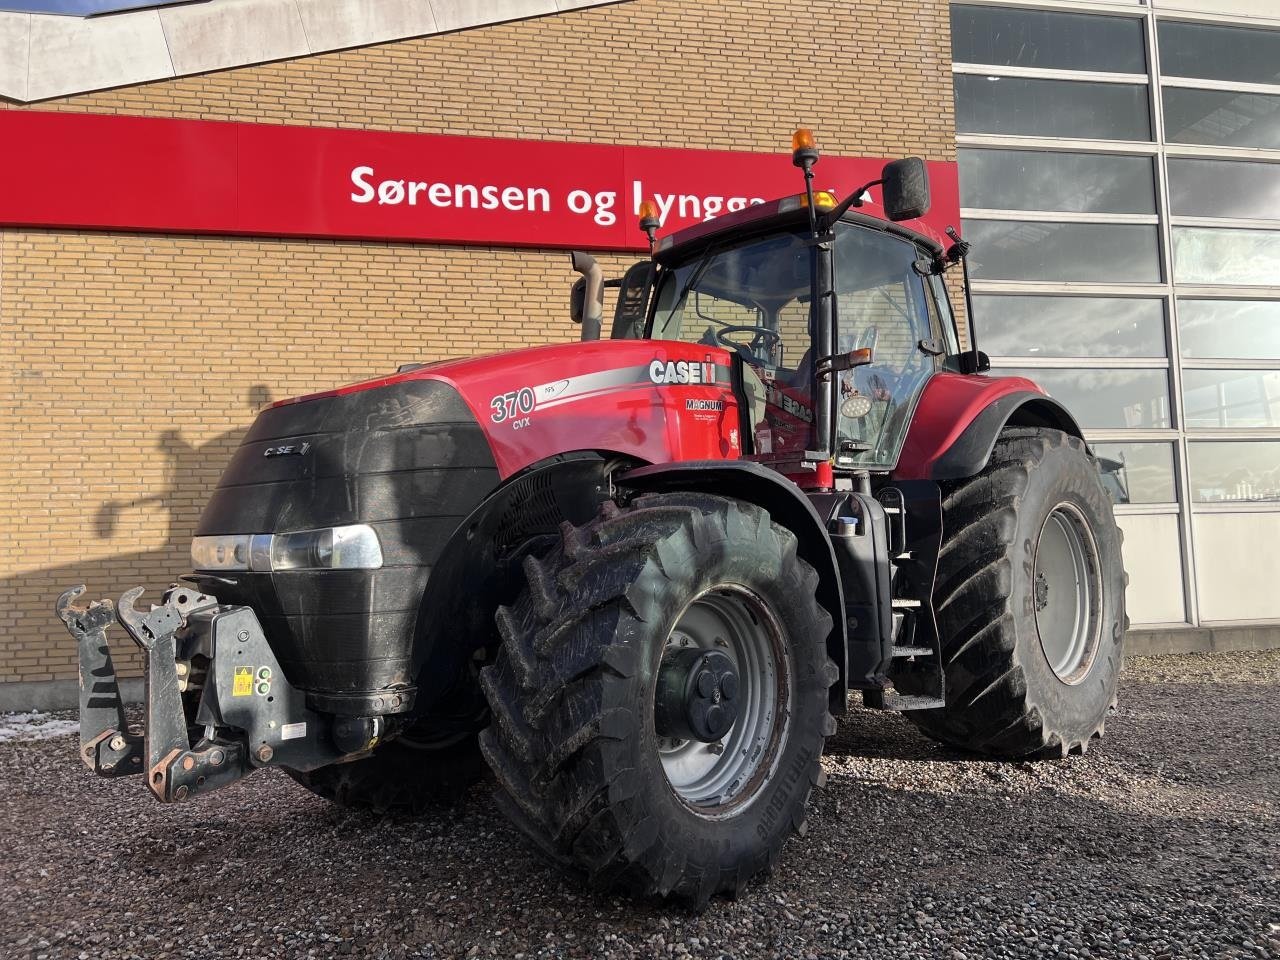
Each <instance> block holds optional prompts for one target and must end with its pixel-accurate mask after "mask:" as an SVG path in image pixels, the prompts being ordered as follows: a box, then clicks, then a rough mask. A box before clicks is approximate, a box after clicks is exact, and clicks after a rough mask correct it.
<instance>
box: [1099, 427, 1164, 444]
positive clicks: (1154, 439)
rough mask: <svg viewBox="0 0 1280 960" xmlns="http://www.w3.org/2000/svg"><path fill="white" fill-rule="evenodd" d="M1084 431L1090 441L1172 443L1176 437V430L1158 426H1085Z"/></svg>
mask: <svg viewBox="0 0 1280 960" xmlns="http://www.w3.org/2000/svg"><path fill="white" fill-rule="evenodd" d="M1084 433H1085V439H1086V440H1088V441H1089V442H1090V443H1172V442H1173V441H1175V440H1177V439H1178V431H1177V430H1171V429H1168V428H1163V429H1162V428H1160V427H1105V428H1101V429H1090V428H1086V429H1085V431H1084Z"/></svg>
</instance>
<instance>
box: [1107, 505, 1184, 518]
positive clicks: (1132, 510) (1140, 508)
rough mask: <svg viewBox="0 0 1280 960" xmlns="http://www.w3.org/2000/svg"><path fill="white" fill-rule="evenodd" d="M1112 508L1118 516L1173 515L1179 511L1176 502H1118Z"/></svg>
mask: <svg viewBox="0 0 1280 960" xmlns="http://www.w3.org/2000/svg"><path fill="white" fill-rule="evenodd" d="M1112 509H1113V510H1115V513H1116V516H1117V517H1172V516H1176V515H1177V513H1178V505H1177V504H1176V503H1117V504H1115V505H1113V507H1112Z"/></svg>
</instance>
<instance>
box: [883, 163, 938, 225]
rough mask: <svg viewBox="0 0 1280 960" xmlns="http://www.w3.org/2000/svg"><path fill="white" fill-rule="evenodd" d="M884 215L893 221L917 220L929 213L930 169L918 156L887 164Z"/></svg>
mask: <svg viewBox="0 0 1280 960" xmlns="http://www.w3.org/2000/svg"><path fill="white" fill-rule="evenodd" d="M881 177H882V179H883V180H884V212H885V216H887V217H888V218H889V219H890V220H893V221H894V222H897V221H899V220H914V219H916V218H917V217H923V216H924V215H925V214H926V213H928V212H929V169H928V168H927V167H926V166H925V164H924V161H923V160H921V159H920V158H919V157H903V158H902V159H901V160H894V161H893V162H892V163H886V164H885V165H884V172H883V173H882V174H881Z"/></svg>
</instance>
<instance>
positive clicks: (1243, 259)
mask: <svg viewBox="0 0 1280 960" xmlns="http://www.w3.org/2000/svg"><path fill="white" fill-rule="evenodd" d="M1173 279H1174V280H1176V281H1177V282H1179V283H1225V284H1239V285H1243V286H1248V285H1269V284H1274V283H1277V282H1278V281H1280V231H1275V230H1223V229H1218V228H1216V227H1174V228H1173Z"/></svg>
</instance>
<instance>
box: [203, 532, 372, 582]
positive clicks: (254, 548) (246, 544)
mask: <svg viewBox="0 0 1280 960" xmlns="http://www.w3.org/2000/svg"><path fill="white" fill-rule="evenodd" d="M191 565H192V566H193V567H194V568H195V569H196V570H256V571H279V570H377V569H378V568H380V567H381V566H382V545H381V544H380V543H379V542H378V535H377V534H376V533H374V531H373V528H372V527H370V526H368V525H366V524H363V523H362V524H356V525H355V526H350V527H325V528H323V529H321V530H301V531H299V532H297V533H277V534H269V533H266V534H256V535H249V534H241V535H230V536H219V537H196V538H195V539H194V540H192V541H191Z"/></svg>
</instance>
